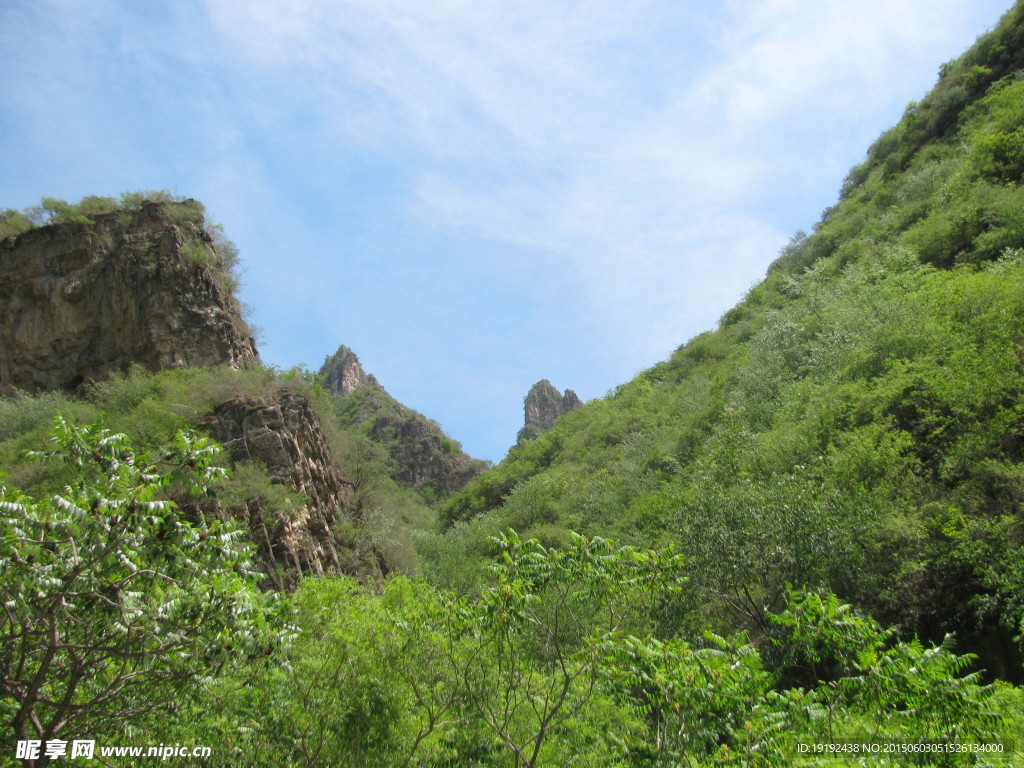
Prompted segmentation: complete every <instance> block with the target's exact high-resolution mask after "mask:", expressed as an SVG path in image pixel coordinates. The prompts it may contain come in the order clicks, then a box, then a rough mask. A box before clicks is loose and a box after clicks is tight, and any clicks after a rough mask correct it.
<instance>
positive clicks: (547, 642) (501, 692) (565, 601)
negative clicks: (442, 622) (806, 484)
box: [446, 531, 682, 768]
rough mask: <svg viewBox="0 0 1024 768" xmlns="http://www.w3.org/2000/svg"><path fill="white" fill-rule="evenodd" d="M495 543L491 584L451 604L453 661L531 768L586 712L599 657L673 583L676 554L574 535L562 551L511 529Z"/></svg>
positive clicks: (483, 714) (596, 686) (474, 706)
mask: <svg viewBox="0 0 1024 768" xmlns="http://www.w3.org/2000/svg"><path fill="white" fill-rule="evenodd" d="M495 543H496V544H497V546H498V547H499V551H500V553H499V559H498V561H497V562H496V563H495V564H494V565H493V566H492V567H491V569H490V570H491V572H492V574H493V575H494V576H495V577H496V583H494V584H493V585H491V586H489V587H487V588H486V589H484V590H483V592H482V594H481V596H480V599H479V600H476V601H473V602H470V601H466V600H460V601H458V602H457V603H455V604H454V605H453V609H454V610H453V611H452V612H451V615H452V619H451V622H452V623H451V624H450V625H449V627H448V628H447V630H446V633H447V634H448V635H449V637H450V639H451V647H450V651H449V660H450V662H451V664H452V666H453V667H454V669H455V670H456V673H457V676H458V679H459V681H460V685H461V686H462V689H463V691H464V695H465V696H466V698H467V700H468V702H469V707H470V709H471V711H472V712H473V713H475V715H476V716H477V717H478V718H480V719H481V720H482V721H483V723H484V724H485V725H486V726H487V728H488V729H489V730H490V731H492V732H493V733H494V734H495V735H496V736H497V737H498V739H500V741H501V743H502V744H503V745H504V746H505V748H506V749H507V750H508V751H509V752H510V753H511V755H512V758H513V764H514V765H515V766H516V768H520V767H521V766H522V767H525V768H533V766H536V765H539V764H541V762H540V761H541V757H542V755H543V754H544V753H543V748H544V746H545V743H546V741H548V739H549V738H550V737H552V736H553V735H555V734H557V733H558V731H559V730H560V729H564V728H566V727H568V726H570V725H571V724H573V723H574V721H576V720H578V719H583V718H584V717H585V714H586V712H587V709H588V707H589V706H591V705H592V704H593V702H594V701H595V700H596V699H597V698H598V697H597V693H598V691H599V690H600V680H601V669H602V666H603V663H604V659H605V657H606V656H607V654H608V653H609V652H610V651H611V649H612V648H613V647H614V646H615V644H616V643H617V642H620V641H621V640H622V639H623V638H624V637H625V628H626V627H628V626H629V620H630V618H631V617H632V618H633V619H634V620H635V619H636V618H637V617H638V615H642V614H638V609H640V607H641V606H642V604H643V601H644V599H645V598H652V597H656V596H657V595H658V594H659V593H661V594H663V593H664V592H666V591H672V590H673V589H674V588H676V587H677V585H678V583H679V582H680V581H681V579H682V577H681V567H682V561H681V559H680V558H679V557H678V556H677V555H674V554H672V553H671V552H670V551H669V552H661V553H658V552H653V551H647V552H644V551H640V550H637V549H634V548H632V547H623V548H616V547H614V546H613V545H612V544H611V542H609V541H606V540H604V539H601V538H593V539H587V538H585V537H583V536H580V535H578V534H572V544H571V546H569V547H566V548H564V549H546V548H545V547H544V546H543V545H541V543H540V542H539V541H537V540H535V539H532V540H528V541H522V540H521V539H520V538H519V537H518V536H517V535H516V534H515V532H514V531H510V532H508V533H507V534H504V535H502V536H500V537H498V538H496V539H495Z"/></svg>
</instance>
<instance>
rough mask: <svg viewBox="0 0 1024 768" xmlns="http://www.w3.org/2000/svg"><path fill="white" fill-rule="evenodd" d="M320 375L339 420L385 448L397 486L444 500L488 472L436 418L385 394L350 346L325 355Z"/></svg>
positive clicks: (481, 462) (484, 465) (483, 463)
mask: <svg viewBox="0 0 1024 768" xmlns="http://www.w3.org/2000/svg"><path fill="white" fill-rule="evenodd" d="M320 375H321V376H322V377H323V379H324V389H326V390H327V391H328V392H330V393H331V394H332V395H334V396H335V397H336V398H337V400H336V403H337V404H338V405H339V406H340V407H339V408H338V413H339V418H340V419H341V421H342V423H343V424H344V425H345V426H347V427H351V428H357V429H362V430H363V431H364V432H365V434H366V435H367V436H368V437H369V438H370V439H371V440H373V441H374V442H376V443H378V444H380V445H382V446H383V447H384V448H385V450H387V452H388V455H389V456H390V458H391V463H392V467H393V469H392V471H391V472H390V475H391V477H392V479H394V480H395V481H396V482H397V483H399V484H400V485H403V486H405V487H407V488H414V489H416V490H419V491H423V490H425V489H427V488H430V489H432V491H433V493H434V494H435V495H436V496H437V497H439V498H443V497H445V496H450V495H451V494H453V493H455V492H456V491H459V490H461V489H462V488H463V487H464V486H465V485H466V483H468V482H469V481H470V480H472V479H473V478H474V477H477V476H478V475H480V474H482V473H483V472H484V471H485V470H486V468H487V464H486V463H485V462H483V461H480V460H479V459H473V458H471V457H469V456H468V455H466V454H465V453H464V452H463V451H462V449H461V448H460V447H459V445H458V443H456V442H455V441H454V440H452V439H451V438H449V437H448V436H447V435H445V433H444V431H443V430H442V429H441V427H440V426H439V425H438V424H437V423H436V422H434V421H431V420H430V419H428V418H426V417H425V416H423V414H421V413H419V412H418V411H415V410H413V409H412V408H408V407H406V406H404V405H402V404H401V403H399V402H398V401H397V400H395V399H394V398H393V397H392V396H391V395H389V394H388V393H387V391H385V389H384V388H383V387H382V386H381V385H380V384H379V383H378V382H377V379H375V378H374V377H373V376H372V375H370V374H368V373H366V372H365V371H364V370H363V367H362V365H360V363H359V358H358V357H356V354H355V352H353V351H352V350H351V349H349V348H348V347H346V346H341V347H339V348H338V351H337V352H335V353H334V354H333V355H331V356H330V357H328V358H327V359H326V360H325V361H324V364H323V366H322V367H321V368H320Z"/></svg>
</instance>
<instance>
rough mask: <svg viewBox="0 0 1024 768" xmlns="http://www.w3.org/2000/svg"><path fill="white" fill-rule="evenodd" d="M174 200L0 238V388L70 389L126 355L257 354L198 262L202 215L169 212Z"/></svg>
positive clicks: (240, 361) (201, 362) (182, 361)
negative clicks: (192, 216) (189, 216)
mask: <svg viewBox="0 0 1024 768" xmlns="http://www.w3.org/2000/svg"><path fill="white" fill-rule="evenodd" d="M185 205H187V203H147V204H145V205H143V207H142V209H141V210H139V211H137V212H134V213H128V212H121V213H111V214H103V215H100V216H96V217H94V221H93V222H85V223H66V224H54V225H50V226H45V227H40V228H38V229H34V230H31V231H29V232H26V233H25V234H23V235H21V236H20V237H18V238H9V239H7V240H3V241H0V393H10V392H11V391H12V390H14V389H21V390H26V391H29V392H34V391H40V390H58V389H63V390H69V391H75V390H77V389H78V388H80V387H81V386H82V385H83V384H84V383H87V382H89V381H93V380H96V379H100V378H102V377H103V376H105V375H107V374H108V373H110V372H112V371H124V370H127V369H128V368H129V366H130V365H132V364H133V363H135V364H140V365H143V366H145V367H146V368H149V369H151V370H159V369H164V368H179V367H186V366H212V365H220V364H227V365H230V366H234V367H241V366H245V365H249V364H255V363H259V354H258V352H257V351H256V343H255V339H254V338H253V335H252V332H251V331H250V329H249V328H248V326H247V325H246V324H245V322H244V321H243V320H242V317H241V312H240V308H239V305H238V302H237V301H236V300H235V299H234V297H233V296H232V295H231V293H230V291H228V290H225V289H224V288H223V287H222V285H221V284H220V283H219V282H218V279H217V276H216V271H215V270H214V269H211V267H210V266H209V264H210V263H211V262H213V260H216V259H217V258H218V257H217V255H216V253H215V252H214V249H213V239H212V238H211V236H210V234H209V233H208V232H207V231H206V230H205V229H204V227H203V223H202V220H201V217H200V219H199V221H198V223H196V222H195V221H190V222H186V221H184V220H183V218H182V217H181V216H180V215H178V216H176V215H175V214H176V213H178V214H180V212H181V210H182V209H181V208H180V206H185ZM176 221H177V223H176ZM204 260H206V263H203V261H204Z"/></svg>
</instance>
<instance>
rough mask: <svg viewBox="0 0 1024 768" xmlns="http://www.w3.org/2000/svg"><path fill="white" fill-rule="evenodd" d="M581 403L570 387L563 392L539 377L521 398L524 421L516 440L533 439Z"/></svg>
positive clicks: (520, 441)
mask: <svg viewBox="0 0 1024 768" xmlns="http://www.w3.org/2000/svg"><path fill="white" fill-rule="evenodd" d="M581 405H583V403H582V402H581V401H580V399H579V398H578V397H577V396H576V393H575V392H573V391H572V390H571V389H567V390H565V392H564V393H561V392H559V391H558V390H557V389H555V388H554V387H553V386H552V384H551V382H550V381H548V380H547V379H541V380H540V381H538V382H537V383H536V384H534V385H533V386H532V387H530V391H529V392H528V393H527V395H526V399H525V400H523V410H524V411H525V415H526V423H525V424H524V426H523V428H522V429H521V430H519V434H518V435H517V436H516V441H517V442H519V443H522V442H524V441H526V440H533V439H534V438H535V437H537V436H538V435H540V434H542V433H544V432H547V431H548V430H549V429H551V427H553V426H554V424H555V422H556V421H557V420H558V419H560V418H561V417H562V416H564V415H565V414H567V413H569V412H570V411H575V410H576V409H577V408H579V407H580V406H581Z"/></svg>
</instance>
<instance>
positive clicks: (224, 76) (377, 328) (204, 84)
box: [0, 0, 1010, 461]
mask: <svg viewBox="0 0 1024 768" xmlns="http://www.w3.org/2000/svg"><path fill="white" fill-rule="evenodd" d="M1009 6H1010V1H1009V0H998V1H994V0H858V2H851V1H850V0H719V1H718V2H708V0H700V1H699V2H698V1H696V0H638V1H636V2H630V1H629V0H626V1H624V0H514V1H513V0H505V1H504V2H500V1H498V0H178V1H176V2H167V1H165V2H147V3H139V2H135V1H134V0H88V2H81V1H80V0H2V1H0V56H2V67H0V137H2V140H3V147H4V151H3V153H2V159H0V179H2V185H0V208H8V207H11V208H24V207H26V206H28V205H31V204H33V203H35V202H37V201H38V199H39V197H40V196H42V195H50V196H54V197H61V198H65V199H68V200H77V199H79V198H81V197H82V196H84V195H88V194H100V195H105V194H106V195H116V194H118V193H120V192H122V191H126V190H137V189H167V190H169V191H171V192H174V193H177V194H181V195H188V196H191V197H195V198H197V199H199V200H202V201H203V202H204V203H205V204H206V206H207V208H208V209H209V211H210V212H211V214H212V217H213V218H214V219H215V220H216V221H219V222H221V223H222V224H224V226H225V229H226V232H227V234H228V236H229V237H231V238H232V239H233V240H234V241H235V242H236V243H237V245H238V247H239V250H240V252H241V255H242V258H243V262H244V264H245V267H246V273H245V275H244V281H245V287H244V288H243V291H242V299H243V300H244V301H245V302H247V303H248V304H250V305H251V306H252V308H253V314H252V318H253V320H254V322H255V324H256V325H258V326H260V327H261V328H262V339H263V344H262V346H261V354H262V355H263V359H264V361H265V362H267V363H272V364H276V365H279V366H282V367H290V366H292V365H297V364H305V365H307V366H308V367H310V368H312V369H314V370H315V369H317V368H319V366H320V365H321V363H322V362H323V359H324V357H325V356H327V355H328V354H330V353H332V352H333V351H334V350H335V349H336V348H337V347H338V345H339V344H346V345H348V346H350V347H351V348H352V349H354V350H355V351H356V353H357V354H358V355H359V356H360V358H361V360H362V361H363V364H364V367H365V368H366V369H367V370H368V371H369V372H371V373H373V374H374V375H376V376H377V378H378V379H379V380H380V381H381V383H382V384H383V385H384V386H385V387H386V388H387V389H388V390H389V391H390V392H391V393H392V394H393V395H394V396H395V397H397V398H398V399H399V400H401V401H402V402H404V403H406V404H407V405H409V406H411V407H413V408H416V409H417V410H419V411H422V412H423V413H424V414H426V415H427V416H430V417H431V418H433V419H435V420H437V421H438V422H440V423H441V425H442V426H443V427H444V428H445V429H446V431H447V432H448V433H449V434H450V435H451V436H452V437H454V438H456V439H457V440H460V441H461V442H462V443H463V445H464V447H465V448H466V450H467V451H468V452H469V453H470V454H472V455H474V456H477V457H480V458H487V459H491V460H494V461H497V460H500V459H501V458H502V456H503V455H504V453H505V451H506V450H507V448H508V446H509V445H511V444H512V443H513V442H514V440H515V434H516V431H517V430H518V429H519V427H520V426H521V422H522V398H523V396H524V395H525V394H526V391H527V390H528V388H529V387H530V385H531V384H533V383H534V382H535V381H537V380H539V379H541V378H547V379H550V380H551V382H552V383H553V384H555V386H557V387H559V388H566V387H570V388H572V389H575V390H576V392H577V393H578V394H579V395H580V396H581V397H582V398H583V399H590V398H594V397H600V396H602V395H604V394H605V393H606V392H607V391H608V390H609V389H611V388H612V387H614V386H615V385H617V384H620V383H622V382H624V381H628V380H629V379H630V378H632V377H633V376H634V375H635V374H636V373H638V372H639V371H641V370H643V369H644V368H647V367H649V366H651V365H653V364H654V363H656V362H658V361H659V360H662V359H664V358H666V357H667V356H668V355H669V354H670V353H671V352H672V350H673V349H675V348H676V347H677V346H679V345H680V344H681V343H683V342H685V341H687V340H688V339H689V338H691V337H693V336H695V335H696V334H698V333H700V332H702V331H704V330H708V329H709V328H712V327H714V326H715V324H716V323H717V321H718V318H719V317H720V316H721V315H722V313H723V312H724V311H725V310H727V309H728V308H729V307H730V306H732V305H733V304H734V303H735V302H736V301H737V300H738V299H739V298H740V297H741V296H742V295H743V293H744V292H745V291H746V290H747V289H749V288H750V286H751V285H753V284H754V283H756V282H757V281H759V280H760V279H761V278H762V277H763V275H764V272H765V269H766V268H767V266H768V264H769V263H770V262H771V261H772V260H773V259H774V258H775V257H776V255H777V253H778V250H779V249H780V248H781V247H782V246H783V245H784V244H785V243H786V242H787V240H788V239H789V237H790V236H791V235H792V234H793V233H794V232H796V231H797V230H799V229H810V227H811V226H812V225H813V224H814V222H815V221H816V220H817V218H818V216H819V214H820V212H821V211H822V210H823V209H824V208H825V207H827V206H829V205H831V204H832V203H834V202H835V199H836V195H837V192H838V189H839V186H840V184H841V182H842V179H843V177H844V176H845V175H846V172H847V171H848V170H849V168H850V167H851V166H852V165H854V164H856V163H858V162H860V161H861V160H862V159H863V158H864V154H865V152H866V150H867V147H868V145H869V144H870V143H871V142H872V141H873V140H874V139H875V138H876V137H877V136H878V134H879V133H880V132H881V131H882V130H883V129H884V128H886V127H888V126H890V125H892V124H893V123H894V122H896V121H897V120H898V119H899V117H900V115H901V114H902V112H903V109H904V108H905V106H906V104H907V102H908V101H910V100H913V99H918V98H920V97H921V96H923V95H924V93H925V92H926V91H927V90H928V88H930V87H931V85H932V84H933V83H934V81H935V79H936V76H937V72H938V67H939V65H940V64H941V63H943V62H944V61H947V60H949V59H951V58H954V57H956V56H958V55H959V54H960V53H962V52H963V51H964V50H965V49H966V48H967V47H968V46H969V45H970V44H971V43H972V42H973V41H974V39H975V38H976V37H977V36H978V35H979V34H980V33H982V32H983V31H985V30H987V29H990V28H991V27H992V26H993V25H994V24H995V23H996V22H997V21H998V19H999V17H1000V16H1001V14H1002V13H1003V12H1004V11H1005V10H1007V9H1008V8H1009Z"/></svg>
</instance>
